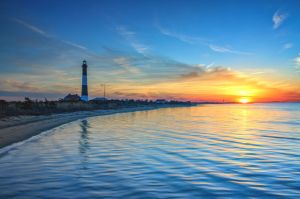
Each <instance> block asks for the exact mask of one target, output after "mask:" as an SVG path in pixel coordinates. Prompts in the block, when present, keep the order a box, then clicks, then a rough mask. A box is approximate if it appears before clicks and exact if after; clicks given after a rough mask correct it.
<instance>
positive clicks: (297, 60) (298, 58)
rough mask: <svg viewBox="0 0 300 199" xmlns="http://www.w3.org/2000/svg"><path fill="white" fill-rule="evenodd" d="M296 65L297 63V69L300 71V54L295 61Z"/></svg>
mask: <svg viewBox="0 0 300 199" xmlns="http://www.w3.org/2000/svg"><path fill="white" fill-rule="evenodd" d="M294 63H295V67H296V68H297V69H300V53H299V54H298V57H296V58H295V59H294Z"/></svg>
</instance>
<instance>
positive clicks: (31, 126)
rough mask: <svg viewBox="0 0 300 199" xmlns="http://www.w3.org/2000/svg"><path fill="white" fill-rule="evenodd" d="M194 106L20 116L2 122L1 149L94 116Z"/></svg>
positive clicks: (0, 123) (164, 106)
mask: <svg viewBox="0 0 300 199" xmlns="http://www.w3.org/2000/svg"><path fill="white" fill-rule="evenodd" d="M190 106H193V105H156V106H153V105H152V106H138V107H130V108H118V109H107V110H103V109H102V110H92V111H77V112H72V113H63V114H52V115H40V116H18V117H9V118H3V119H2V120H0V149H1V148H4V147H7V146H9V145H11V144H14V143H18V142H21V141H24V140H26V139H29V138H31V137H33V136H35V135H38V134H40V133H42V132H44V131H47V130H50V129H52V128H55V127H58V126H60V125H63V124H66V123H69V122H72V121H74V120H78V119H83V118H87V117H93V116H101V115H111V114H116V113H127V112H135V111H147V110H154V109H159V108H175V107H190Z"/></svg>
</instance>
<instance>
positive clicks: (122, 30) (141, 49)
mask: <svg viewBox="0 0 300 199" xmlns="http://www.w3.org/2000/svg"><path fill="white" fill-rule="evenodd" d="M116 30H117V32H118V33H119V34H120V35H121V36H123V37H124V38H125V39H126V40H127V41H128V42H129V44H130V45H131V47H132V48H133V49H135V50H136V52H138V53H140V54H143V55H144V54H145V53H146V52H147V51H148V50H149V47H148V46H146V45H145V44H142V43H141V42H139V41H138V39H137V38H136V33H135V32H133V31H130V30H129V29H128V28H127V27H125V26H117V27H116Z"/></svg>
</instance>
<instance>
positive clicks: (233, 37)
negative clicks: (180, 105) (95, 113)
mask: <svg viewBox="0 0 300 199" xmlns="http://www.w3.org/2000/svg"><path fill="white" fill-rule="evenodd" d="M299 10H300V1H298V0H294V1H293V0H251V1H237V0H236V1H235V0H228V1H221V0H209V1H204V0H203V1H202V0H197V1H192V0H176V1H174V0H173V1H171V0H170V1H168V0H160V1H159V0H151V1H150V0H147V1H146V0H135V1H134V0H119V1H116V0H95V1H93V0H86V1H84V0H82V1H75V0H72V1H71V0H61V1H59V0H34V1H33V0H1V1H0V25H1V29H0V71H1V73H0V99H4V100H22V99H24V97H25V96H27V97H30V98H34V99H35V98H38V99H44V98H47V99H58V98H63V97H64V96H65V95H67V94H68V93H78V94H80V93H81V72H82V71H81V64H82V61H83V60H87V64H88V83H89V95H90V98H93V97H97V96H98V97H102V95H103V84H105V85H106V91H107V96H108V97H109V98H132V99H158V98H164V99H169V100H191V101H199V102H200V101H228V102H229V101H242V100H245V99H247V100H248V101H253V102H268V101H300V78H299V77H300V36H299V35H300V12H299Z"/></svg>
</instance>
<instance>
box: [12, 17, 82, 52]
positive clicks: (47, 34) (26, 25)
mask: <svg viewBox="0 0 300 199" xmlns="http://www.w3.org/2000/svg"><path fill="white" fill-rule="evenodd" d="M12 20H13V21H15V22H17V23H19V24H21V25H23V26H24V27H26V28H27V29H29V30H31V31H33V32H35V33H37V34H40V35H42V36H44V37H47V38H52V39H58V38H56V37H54V36H52V35H50V34H49V33H47V32H46V31H44V30H42V29H41V28H39V27H37V26H34V25H32V24H30V23H28V22H25V21H23V20H21V19H18V18H13V19H12ZM58 40H60V39H58ZM60 41H61V42H62V43H65V44H67V45H70V46H73V47H76V48H79V49H82V50H87V47H85V46H83V45H80V44H76V43H74V42H70V41H67V40H60Z"/></svg>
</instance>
